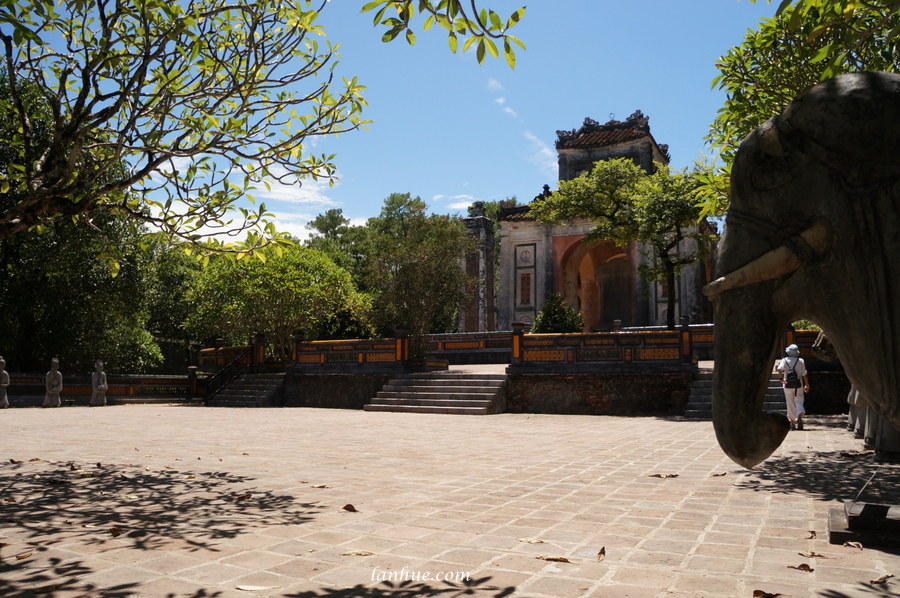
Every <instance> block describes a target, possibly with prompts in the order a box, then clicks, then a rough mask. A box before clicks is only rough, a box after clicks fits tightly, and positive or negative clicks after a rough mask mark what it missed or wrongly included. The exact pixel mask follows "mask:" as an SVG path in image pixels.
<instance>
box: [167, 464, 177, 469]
mask: <svg viewBox="0 0 900 598" xmlns="http://www.w3.org/2000/svg"><path fill="white" fill-rule="evenodd" d="M166 469H175V468H174V467H172V466H170V465H166Z"/></svg>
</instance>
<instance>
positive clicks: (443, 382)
mask: <svg viewBox="0 0 900 598" xmlns="http://www.w3.org/2000/svg"><path fill="white" fill-rule="evenodd" d="M390 383H391V384H392V385H396V386H484V387H488V388H497V387H499V386H503V385H504V384H506V380H492V379H486V378H464V379H461V380H457V379H453V378H395V379H393V380H391V382H390Z"/></svg>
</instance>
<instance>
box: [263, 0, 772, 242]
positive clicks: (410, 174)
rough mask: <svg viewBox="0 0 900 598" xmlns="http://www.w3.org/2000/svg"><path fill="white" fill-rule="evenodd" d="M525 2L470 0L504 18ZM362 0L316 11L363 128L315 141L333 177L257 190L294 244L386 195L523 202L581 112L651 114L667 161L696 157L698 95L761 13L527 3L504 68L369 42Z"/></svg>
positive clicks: (765, 9) (365, 212) (716, 7)
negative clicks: (359, 97) (320, 224)
mask: <svg viewBox="0 0 900 598" xmlns="http://www.w3.org/2000/svg"><path fill="white" fill-rule="evenodd" d="M522 3H524V2H518V1H513V0H480V5H482V6H490V7H492V8H495V9H496V10H497V11H498V12H500V13H501V14H509V13H511V12H512V11H513V10H515V8H517V7H518V6H520V5H521V4H522ZM362 4H363V2H362V0H331V2H330V3H329V5H328V7H327V8H326V9H325V11H324V12H323V14H322V16H321V17H320V24H322V25H324V26H325V28H326V32H327V34H328V39H330V40H331V41H333V42H337V43H340V44H341V49H340V53H341V59H340V65H339V67H338V73H339V74H341V75H343V76H348V77H349V76H354V75H355V76H358V77H359V78H360V82H361V83H363V84H364V85H366V86H367V87H368V90H367V93H366V99H367V101H368V103H369V107H368V109H367V111H366V113H365V117H366V118H368V119H370V120H372V121H374V122H373V123H372V124H371V125H369V126H368V128H367V130H364V131H355V132H351V133H347V134H344V135H341V136H340V137H337V138H331V139H325V140H322V141H319V142H318V143H316V144H315V148H314V151H316V152H317V153H319V152H328V153H335V154H337V158H336V162H337V166H338V173H339V175H340V181H339V183H338V184H337V185H336V186H334V187H332V188H329V187H328V186H327V185H322V184H317V183H311V182H307V183H305V184H304V185H303V187H302V189H297V188H291V189H274V190H273V191H272V192H271V193H262V192H260V193H257V194H256V195H257V196H258V197H259V198H260V199H261V200H262V201H265V203H266V206H267V208H268V209H269V210H270V211H272V212H273V213H274V214H275V216H276V224H277V226H278V228H279V229H280V230H285V231H288V232H292V233H294V234H298V235H303V236H305V231H304V225H305V223H306V222H307V221H308V220H309V219H311V218H313V217H315V216H316V214H319V213H322V212H324V211H325V210H327V209H329V208H335V207H336V208H341V209H342V210H343V212H344V214H345V216H347V217H349V218H351V219H352V220H353V221H354V222H357V223H361V222H363V221H364V220H365V219H366V218H368V217H370V216H375V215H377V214H378V212H379V210H380V208H381V205H382V202H383V200H384V198H385V197H387V196H388V195H389V194H390V193H393V192H401V193H404V192H409V193H411V194H413V195H414V196H415V195H418V196H420V197H422V199H424V200H425V201H426V202H427V203H428V205H429V206H430V208H431V210H432V211H434V212H439V213H448V212H449V213H465V207H464V206H466V205H468V204H469V203H471V202H472V201H475V200H484V201H492V200H499V199H504V198H506V197H511V196H516V197H517V198H518V199H519V201H520V202H522V201H527V200H529V199H531V198H532V197H534V196H535V195H536V194H537V193H538V192H540V190H541V187H542V186H543V185H544V184H545V183H548V184H550V185H551V186H552V187H553V188H555V187H556V153H555V150H554V142H555V140H556V131H557V130H559V129H573V128H577V127H579V126H580V125H581V124H582V123H583V121H584V119H585V117H591V118H593V119H594V120H597V121H599V122H601V123H602V122H606V121H607V120H609V119H610V117H614V118H616V119H618V120H624V119H625V118H626V117H627V116H629V115H630V114H631V113H632V112H634V111H635V110H638V109H639V110H641V111H642V112H643V113H644V114H645V115H647V116H649V117H650V128H651V131H652V133H653V136H654V137H655V138H656V140H657V142H659V143H667V144H669V151H670V154H671V156H672V164H673V166H675V167H678V168H680V167H683V166H689V165H691V164H692V163H693V162H694V160H696V159H697V158H698V157H700V156H701V154H705V153H708V151H707V148H706V146H705V145H704V141H703V137H704V135H705V134H706V132H707V130H708V127H709V124H710V122H712V120H713V118H714V117H715V114H716V111H717V110H718V109H719V108H720V107H721V105H722V103H723V99H724V97H723V95H722V94H721V93H720V92H719V91H718V90H711V89H710V82H711V80H712V79H713V77H714V76H715V75H716V70H715V66H714V65H715V62H716V60H717V58H718V57H719V56H721V55H722V54H723V53H725V52H726V51H727V50H728V48H730V47H731V46H734V45H737V44H739V43H740V42H741V40H742V39H743V37H744V34H745V32H746V31H747V29H748V28H753V27H755V26H756V24H757V23H758V22H759V20H760V18H763V17H769V16H771V15H772V14H773V13H774V11H775V7H774V6H772V5H770V4H767V3H766V2H764V1H763V0H760V2H759V3H757V4H753V3H751V2H750V1H749V0H689V1H687V0H628V1H627V2H623V1H621V0H619V1H612V0H532V1H531V2H530V3H529V4H528V10H527V12H526V14H525V18H524V19H523V20H522V21H521V22H520V24H519V25H517V26H516V27H515V28H514V33H515V34H516V35H517V36H518V37H519V38H520V39H522V40H523V41H524V42H525V43H526V44H527V46H528V49H527V50H526V51H519V52H518V64H517V66H516V69H515V70H510V69H509V67H508V66H507V65H506V63H505V61H503V60H502V59H501V60H493V59H488V61H487V62H486V63H485V64H483V65H478V64H477V62H476V61H475V57H474V52H470V53H468V54H452V53H450V51H449V49H448V46H447V42H446V35H445V34H444V32H443V30H440V29H438V28H433V29H431V30H430V31H429V32H422V31H421V27H420V28H419V29H418V30H417V32H416V33H417V43H416V45H415V46H413V47H410V46H408V45H407V44H406V42H405V41H403V40H397V41H395V42H393V43H390V44H384V43H382V42H381V33H382V32H381V31H380V30H375V29H373V27H372V24H371V16H369V15H368V14H359V8H360V7H361V6H362Z"/></svg>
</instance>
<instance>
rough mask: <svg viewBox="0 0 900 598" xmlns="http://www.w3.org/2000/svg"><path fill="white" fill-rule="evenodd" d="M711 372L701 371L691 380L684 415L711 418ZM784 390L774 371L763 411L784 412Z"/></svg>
mask: <svg viewBox="0 0 900 598" xmlns="http://www.w3.org/2000/svg"><path fill="white" fill-rule="evenodd" d="M712 377H713V375H712V372H703V371H701V372H700V373H699V374H698V375H697V378H696V379H695V380H694V381H693V382H691V395H690V396H689V397H688V403H687V406H686V407H685V410H684V416H685V417H689V418H694V419H712ZM786 409H787V407H786V405H785V403H784V391H783V390H782V386H781V379H780V378H779V377H778V374H777V373H776V372H773V373H772V376H771V377H770V378H769V387H768V389H767V390H766V398H765V401H764V402H763V411H780V412H781V413H785V410H786Z"/></svg>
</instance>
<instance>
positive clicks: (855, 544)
mask: <svg viewBox="0 0 900 598" xmlns="http://www.w3.org/2000/svg"><path fill="white" fill-rule="evenodd" d="M844 546H847V547H848V548H859V549H860V550H862V549H863V545H862V544H860V543H859V542H844Z"/></svg>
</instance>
